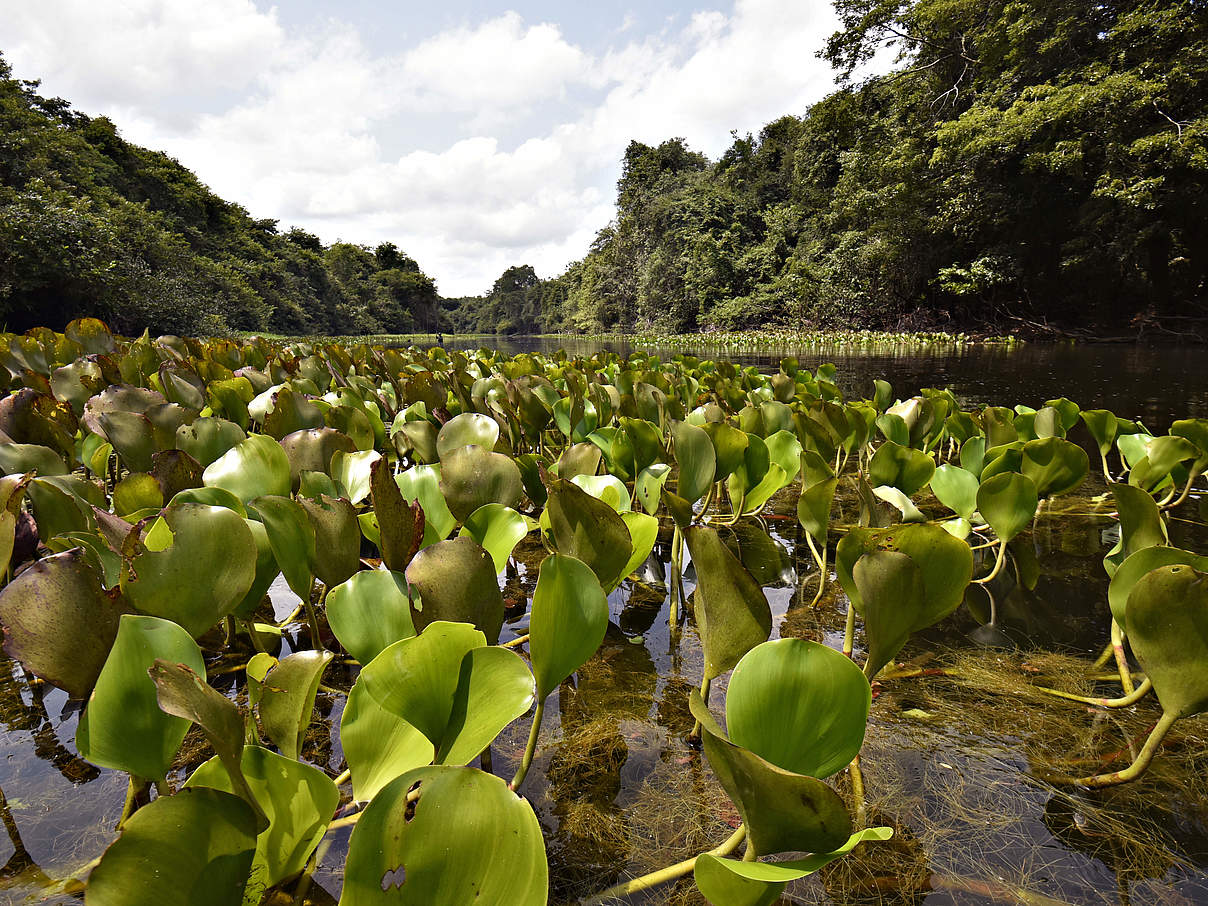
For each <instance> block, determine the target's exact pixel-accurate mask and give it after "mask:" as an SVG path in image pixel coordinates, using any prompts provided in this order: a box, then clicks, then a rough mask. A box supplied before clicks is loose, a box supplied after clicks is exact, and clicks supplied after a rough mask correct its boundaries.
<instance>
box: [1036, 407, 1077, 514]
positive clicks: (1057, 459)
mask: <svg viewBox="0 0 1208 906" xmlns="http://www.w3.org/2000/svg"><path fill="white" fill-rule="evenodd" d="M1054 411H1056V410H1054ZM1021 469H1022V471H1023V474H1024V475H1026V476H1027V477H1028V478H1030V479H1032V483H1033V484H1035V485H1036V493H1037V494H1038V495H1039V496H1040V497H1042V498H1043V497H1058V496H1060V495H1061V494H1067V493H1069V492H1070V491H1072V490H1074V488H1076V487H1078V486H1079V485H1080V484H1082V482H1084V481H1085V480H1086V476H1087V475H1089V474H1090V460H1089V459H1087V456H1086V451H1085V450H1083V449H1082V448H1081V447H1080V446H1078V445H1077V444H1074V443H1070V442H1069V441H1068V440H1063V439H1062V438H1060V437H1046V438H1044V439H1042V440H1032V441H1028V442H1027V443H1026V444H1024V445H1023V461H1022V463H1021Z"/></svg>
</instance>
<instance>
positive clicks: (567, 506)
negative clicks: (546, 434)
mask: <svg viewBox="0 0 1208 906" xmlns="http://www.w3.org/2000/svg"><path fill="white" fill-rule="evenodd" d="M545 514H546V515H548V517H549V523H550V535H551V536H552V538H553V542H554V548H555V549H556V550H557V551H558V553H560V554H566V555H567V556H570V557H574V558H575V559H576V560H581V561H583V562H584V563H586V564H587V565H588V566H589V567H591V570H592V572H594V573H595V574H596V578H598V579H599V580H600V585H601V586H602V587H603V588H604V590H605V591H606V592H607V591H611V590H612V589H613V588H615V587H616V585H617V583H619V582H620V581H621V579H622V578H624V577H623V576H622V570H624V569H625V566H626V564H627V563H628V562H629V559H630V555H631V553H632V547H631V540H632V539H631V537H630V534H629V529H628V528H626V526H625V522H624V520H623V519H621V517H620V515H619V514H618V513H617V512H616V511H615V510H614V509H613V508H612V507H610V506H609V505H608V504H606V503H604V502H603V501H600V500H597V499H596V498H595V497H592V496H591V495H590V494H588V493H587V492H586V491H584V490H583V489H582V488H579V487H577V486H576V485H574V484H572V483H571V482H569V481H566V480H564V479H560V478H554V479H551V480H550V483H549V501H548V503H547V505H546V510H545Z"/></svg>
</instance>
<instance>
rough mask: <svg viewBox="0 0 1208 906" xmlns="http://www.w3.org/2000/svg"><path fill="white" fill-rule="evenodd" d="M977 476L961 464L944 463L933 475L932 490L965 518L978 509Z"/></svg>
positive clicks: (944, 503)
mask: <svg viewBox="0 0 1208 906" xmlns="http://www.w3.org/2000/svg"><path fill="white" fill-rule="evenodd" d="M977 488H978V481H977V476H976V475H974V474H973V473H972V472H968V471H966V470H965V469H963V468H961V467H960V466H954V465H951V464H949V463H944V464H943V465H942V466H939V467H938V468H936V470H935V474H934V475H932V476H931V492H932V493H933V494H935V498H936V500H938V501H939V502H940V503H942V504H943V505H944V506H946V507H948V509H950V510H952V512H954V513H956V515H957V516H960V517H961V518H963V519H968V518H970V517H971V516H972V515H973V512H974V510H976V509H977Z"/></svg>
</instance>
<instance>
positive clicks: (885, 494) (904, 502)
mask: <svg viewBox="0 0 1208 906" xmlns="http://www.w3.org/2000/svg"><path fill="white" fill-rule="evenodd" d="M872 492H873V494H875V495H876V496H877V497H878V498H880V499H881V500H884V501H885V502H886V503H888V504H890V505H891V506H893V507H895V508H896V509H897V510H898V512H900V513H901V514H902V521H903V522H926V521H927V517H926V516H924V515H923V514H922V512H921V511H920V510H919V508H918V507H916V506H915V505H914V501H912V500H911V499H910V498H909V497H907V496H906V495H905V494H903V493H902V492H901V491H899V490H898V489H897V488H895V487H891V486H890V485H879V486H877V487H875V488H873V489H872Z"/></svg>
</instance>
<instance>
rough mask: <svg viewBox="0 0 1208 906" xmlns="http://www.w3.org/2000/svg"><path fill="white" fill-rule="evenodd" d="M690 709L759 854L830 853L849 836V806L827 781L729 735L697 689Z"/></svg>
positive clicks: (702, 738) (693, 692) (718, 777)
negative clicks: (787, 767)
mask: <svg viewBox="0 0 1208 906" xmlns="http://www.w3.org/2000/svg"><path fill="white" fill-rule="evenodd" d="M688 707H689V708H690V710H691V711H692V716H693V717H695V718H696V719H697V720H698V721H700V724H701V741H702V743H703V744H704V749H705V757H706V758H708V759H709V766H710V767H712V768H713V772H714V773H715V774H716V775H717V779H718V780H719V781H720V782H721V785H722V787H723V788H724V789H725V791H726V793H727V794H728V795H729V797H730V799H731V800H732V801H733V802H734V805H735V807H736V808H737V809H738V812H739V814H740V815H741V816H742V819H743V822H744V823H745V824H746V825H747V839H748V846H752V847H754V849H755V852H756V853H758V854H759V855H761V856H769V855H773V854H775V853H781V852H829V851H830V850H832V849H834V848H835V847H836V846H839V845H840V844H842V843H843V842H844V841H845V840H846V839H847V838H848V837H849V836H850V835H851V831H852V827H851V818H850V816H849V815H848V814H847V806H846V805H844V804H843V800H842V799H840V798H839V794H838V793H836V792H835V791H834V790H833V789H831V788H830V787H829V786H827V785H826V784H825V783H824V782H823V781H821V780H819V779H818V778H816V777H808V776H806V775H804V774H796V773H794V772H792V771H786V770H784V769H783V768H780V767H777V766H776V765H774V764H772V763H771V762H769V761H767V760H766V759H764V758H761V757H760V756H759V755H757V754H756V753H754V752H752V751H751V750H750V749H747V748H744V747H743V746H739V745H736V744H735V743H733V742H732V741H731V740H729V739H727V738H726V735H725V733H724V731H723V730H722V729H721V727H720V726H719V725H718V723H717V719H716V718H715V717H714V716H713V715H712V713H711V712H710V711H709V709H708V707H707V706H706V705H705V702H704V699H702V698H701V695H700V691H699V690H695V689H694V690H693V691H692V694H691V696H690V697H689V699H688Z"/></svg>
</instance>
